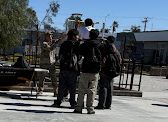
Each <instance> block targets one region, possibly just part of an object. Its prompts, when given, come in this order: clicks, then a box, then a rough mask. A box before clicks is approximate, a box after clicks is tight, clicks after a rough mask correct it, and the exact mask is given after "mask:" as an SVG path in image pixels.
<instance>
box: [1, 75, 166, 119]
mask: <svg viewBox="0 0 168 122" xmlns="http://www.w3.org/2000/svg"><path fill="white" fill-rule="evenodd" d="M135 79H138V76H136V77H135ZM134 89H136V87H135V88H134ZM141 91H142V93H143V97H129V96H114V97H113V104H112V109H111V110H96V114H95V115H88V114H86V113H87V111H86V110H83V113H84V114H74V113H72V112H73V109H69V108H68V106H69V103H68V102H64V103H63V104H62V106H63V108H54V107H51V104H52V103H53V100H54V99H55V98H54V97H52V93H47V92H45V93H44V94H43V95H42V96H39V97H38V98H37V99H36V97H35V96H29V95H30V91H8V92H5V91H0V122H23V121H24V122H102V121H103V122H135V121H136V122H168V80H167V79H165V78H164V77H158V76H157V77H156V76H143V77H142V84H141ZM34 94H35V93H34ZM94 104H95V105H96V104H97V100H95V103H94Z"/></svg>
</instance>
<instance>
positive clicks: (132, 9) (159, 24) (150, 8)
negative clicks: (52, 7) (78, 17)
mask: <svg viewBox="0 0 168 122" xmlns="http://www.w3.org/2000/svg"><path fill="white" fill-rule="evenodd" d="M51 1H52V0H29V6H30V7H32V8H33V9H34V10H35V11H36V12H37V16H38V18H39V20H40V21H41V20H42V19H43V18H44V16H45V11H46V9H47V8H48V7H49V3H50V2H51ZM57 1H58V3H59V4H60V9H59V12H58V14H57V16H56V17H54V18H53V20H54V26H55V27H57V28H59V29H64V26H63V24H64V22H65V20H66V18H68V17H69V16H71V14H72V13H81V14H83V15H82V19H83V20H84V19H86V18H92V19H93V21H94V22H99V24H98V25H96V26H95V28H98V29H100V28H102V23H103V22H105V23H106V27H107V28H110V26H111V25H112V22H113V21H114V20H115V21H117V22H118V23H119V27H118V29H117V32H121V31H123V30H125V29H130V28H131V25H136V26H141V29H142V30H143V29H144V23H142V21H143V20H144V17H148V20H149V21H148V23H147V29H146V30H147V31H151V30H152V31H156V30H168V7H167V5H168V0H57Z"/></svg>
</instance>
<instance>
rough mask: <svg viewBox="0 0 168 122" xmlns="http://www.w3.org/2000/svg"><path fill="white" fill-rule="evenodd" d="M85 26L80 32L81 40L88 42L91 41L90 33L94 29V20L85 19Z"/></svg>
mask: <svg viewBox="0 0 168 122" xmlns="http://www.w3.org/2000/svg"><path fill="white" fill-rule="evenodd" d="M84 23H85V26H81V27H80V28H79V29H78V31H79V38H80V39H81V40H87V39H89V38H90V37H89V34H90V33H89V32H90V31H91V30H92V29H94V27H93V24H94V23H93V20H92V19H90V18H87V19H85V22H84Z"/></svg>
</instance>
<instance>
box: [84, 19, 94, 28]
mask: <svg viewBox="0 0 168 122" xmlns="http://www.w3.org/2000/svg"><path fill="white" fill-rule="evenodd" d="M92 25H93V21H92V19H90V18H87V19H85V26H92Z"/></svg>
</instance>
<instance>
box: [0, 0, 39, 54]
mask: <svg viewBox="0 0 168 122" xmlns="http://www.w3.org/2000/svg"><path fill="white" fill-rule="evenodd" d="M28 2H29V1H28V0H0V49H3V50H4V51H5V50H7V49H10V48H13V47H14V46H16V45H18V44H19V43H21V38H22V35H23V34H24V31H23V30H24V29H25V28H26V27H27V26H28V25H29V24H30V22H31V21H30V20H32V18H36V15H35V12H34V11H33V10H32V9H31V8H28Z"/></svg>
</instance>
